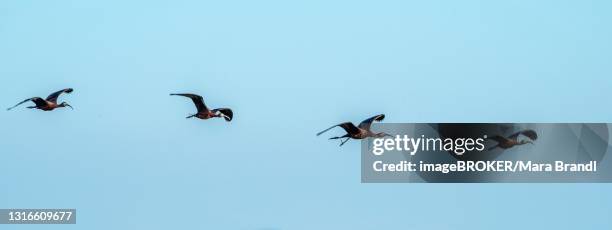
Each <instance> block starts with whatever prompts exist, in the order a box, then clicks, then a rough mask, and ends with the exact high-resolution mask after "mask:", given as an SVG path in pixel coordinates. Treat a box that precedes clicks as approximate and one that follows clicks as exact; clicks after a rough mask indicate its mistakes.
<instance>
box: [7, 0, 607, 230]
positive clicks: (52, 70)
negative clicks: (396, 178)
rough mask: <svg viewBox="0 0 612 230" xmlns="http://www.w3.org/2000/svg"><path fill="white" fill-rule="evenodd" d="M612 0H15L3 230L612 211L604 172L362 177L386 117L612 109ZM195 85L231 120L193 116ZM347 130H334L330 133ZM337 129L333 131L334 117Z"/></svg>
mask: <svg viewBox="0 0 612 230" xmlns="http://www.w3.org/2000/svg"><path fill="white" fill-rule="evenodd" d="M611 10H612V3H611V2H609V1H580V2H577V1H537V2H534V1H512V2H502V1H495V2H493V1H461V2H449V1H376V2H372V1H301V2H287V1H257V2H253V1H231V2H224V1H129V2H126V1H88V2H84V1H3V2H2V3H0V76H1V77H0V91H1V92H2V97H0V104H1V105H3V106H5V107H10V106H12V105H14V104H15V103H17V102H19V101H20V100H22V99H25V98H28V97H32V96H46V95H48V94H49V93H51V92H53V91H55V90H58V89H61V88H65V87H73V88H74V89H75V91H74V93H73V94H71V95H67V96H62V97H61V98H60V100H65V101H67V102H69V103H70V104H71V105H73V106H74V107H75V110H74V111H71V110H57V111H53V112H40V111H31V110H27V109H25V108H24V107H20V108H18V109H15V110H13V111H10V112H0V120H1V121H2V122H1V125H2V129H1V131H0V137H1V139H2V141H1V143H2V150H1V154H0V186H1V187H2V188H3V189H0V207H2V208H76V209H77V210H78V224H77V225H75V226H44V227H42V226H3V229H41V228H44V229H255V230H264V229H266V230H271V229H274V230H280V229H491V228H496V229H517V228H521V229H523V228H546V229H550V228H555V229H576V228H602V227H605V226H610V225H612V221H611V220H610V218H609V213H610V212H611V211H612V210H611V209H612V198H611V197H610V195H609V194H610V193H611V192H612V187H610V185H608V184H466V185H463V184H361V183H360V171H359V170H360V156H359V143H358V142H356V141H352V142H349V143H348V144H346V145H345V146H343V147H341V148H340V147H338V143H337V142H331V141H327V140H326V138H324V137H316V136H315V134H316V133H317V132H318V131H320V130H322V129H324V128H327V127H329V126H330V125H333V124H335V123H338V122H341V121H354V122H359V121H361V120H363V119H364V118H367V117H369V116H371V115H374V114H378V113H385V114H386V115H387V118H386V122H395V123H400V122H610V117H612V109H611V108H612V107H610V106H609V103H608V101H609V100H608V99H609V98H610V97H611V96H612V90H611V87H612V78H610V75H611V73H612V69H611V68H612V67H611V65H610V63H609V60H611V58H612V46H611V43H610V41H612V30H611V29H610V28H609V25H610V23H611V22H612V17H611V16H610V14H609V12H610V11H611ZM176 92H193V93H199V94H201V95H203V96H204V98H205V100H206V102H207V104H208V105H209V106H211V107H231V108H232V109H233V110H234V113H235V120H234V121H232V122H231V123H226V122H224V121H222V120H209V121H199V120H186V119H185V118H184V117H185V116H186V115H188V114H189V113H192V112H193V111H194V107H193V105H192V104H191V102H190V101H189V100H187V99H185V98H180V97H170V96H168V94H169V93H176ZM337 132H339V131H337ZM329 135H333V133H329Z"/></svg>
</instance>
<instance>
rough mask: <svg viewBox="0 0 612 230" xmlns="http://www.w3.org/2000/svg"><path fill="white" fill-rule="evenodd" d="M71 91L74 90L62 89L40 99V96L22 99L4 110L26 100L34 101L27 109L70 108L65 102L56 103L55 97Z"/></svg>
mask: <svg viewBox="0 0 612 230" xmlns="http://www.w3.org/2000/svg"><path fill="white" fill-rule="evenodd" d="M72 91H74V90H73V89H72V88H67V89H62V90H60V91H57V92H55V93H52V94H51V95H49V96H48V97H47V99H42V98H40V97H33V98H28V99H25V100H23V101H22V102H19V104H17V105H15V106H13V107H11V108H8V109H6V110H11V109H13V108H15V107H17V106H19V105H21V104H23V103H26V102H28V101H32V102H34V106H28V109H40V110H43V111H51V110H54V109H57V108H63V107H70V108H71V109H72V106H70V105H69V104H68V103H66V102H62V103H60V104H58V103H57V98H59V96H60V95H62V93H72Z"/></svg>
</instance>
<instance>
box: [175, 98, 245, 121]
mask: <svg viewBox="0 0 612 230" xmlns="http://www.w3.org/2000/svg"><path fill="white" fill-rule="evenodd" d="M170 95H171V96H183V97H188V98H191V100H192V101H193V103H194V104H195V106H196V108H197V109H198V113H196V114H193V115H189V116H188V117H186V118H192V117H197V118H200V119H202V120H206V119H210V118H213V117H223V119H225V120H226V121H231V120H232V118H233V117H234V113H233V112H232V110H231V109H229V108H219V109H208V107H206V104H204V98H202V96H200V95H196V94H189V93H173V94H170Z"/></svg>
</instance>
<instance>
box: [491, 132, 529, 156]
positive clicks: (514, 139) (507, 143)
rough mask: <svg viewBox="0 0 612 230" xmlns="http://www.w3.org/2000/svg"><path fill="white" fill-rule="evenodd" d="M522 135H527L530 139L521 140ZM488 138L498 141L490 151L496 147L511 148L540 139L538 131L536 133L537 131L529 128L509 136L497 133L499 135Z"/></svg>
mask: <svg viewBox="0 0 612 230" xmlns="http://www.w3.org/2000/svg"><path fill="white" fill-rule="evenodd" d="M520 135H523V136H526V137H528V138H529V139H530V140H520V141H519V140H518V137H519V136H520ZM488 139H490V140H493V141H495V142H497V145H495V146H493V147H492V148H490V149H489V151H490V150H493V149H495V148H501V149H509V148H512V147H514V146H517V145H524V144H533V141H535V140H537V139H538V133H536V132H535V131H533V130H531V129H527V130H523V131H520V132H517V133H515V134H512V135H510V136H508V137H504V136H499V135H497V136H493V137H490V138H488Z"/></svg>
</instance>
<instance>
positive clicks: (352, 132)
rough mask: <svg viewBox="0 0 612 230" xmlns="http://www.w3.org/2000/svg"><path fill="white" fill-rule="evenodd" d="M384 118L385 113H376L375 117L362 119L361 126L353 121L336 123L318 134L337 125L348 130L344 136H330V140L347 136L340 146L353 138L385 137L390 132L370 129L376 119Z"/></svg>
mask: <svg viewBox="0 0 612 230" xmlns="http://www.w3.org/2000/svg"><path fill="white" fill-rule="evenodd" d="M383 119H385V115H384V114H380V115H376V116H373V117H370V118H368V119H366V120H364V121H362V122H361V123H360V124H359V126H355V125H354V124H353V123H351V122H344V123H341V124H337V125H334V126H332V127H329V128H328V129H326V130H323V131H321V132H319V133H317V136H319V135H321V134H323V133H325V132H327V131H329V130H330V129H333V128H335V127H340V128H342V129H344V131H346V135H344V136H340V137H332V138H329V139H330V140H335V139H342V138H346V139H345V140H342V141H341V143H340V146H342V145H344V143H346V142H347V141H348V140H350V139H351V138H353V139H365V138H368V137H385V136H391V135H389V134H386V133H383V132H381V133H374V132H372V130H370V128H371V127H372V123H373V122H374V121H382V120H383Z"/></svg>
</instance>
